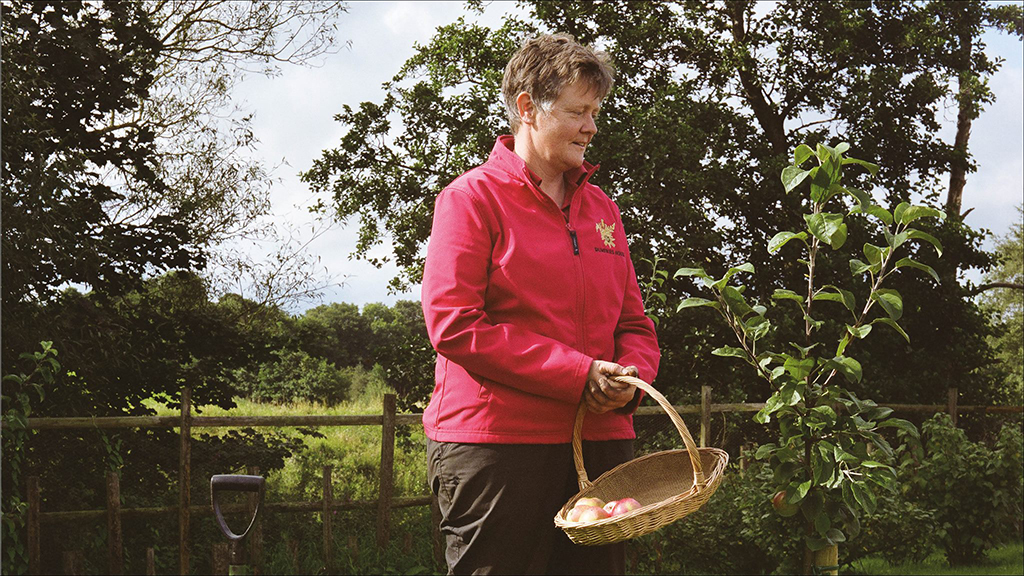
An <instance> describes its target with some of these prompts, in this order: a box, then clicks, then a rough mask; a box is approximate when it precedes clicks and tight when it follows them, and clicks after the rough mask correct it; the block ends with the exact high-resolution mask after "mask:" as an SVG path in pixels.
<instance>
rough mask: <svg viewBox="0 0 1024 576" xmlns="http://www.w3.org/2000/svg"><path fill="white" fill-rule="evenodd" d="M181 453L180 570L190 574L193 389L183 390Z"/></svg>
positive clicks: (184, 388)
mask: <svg viewBox="0 0 1024 576" xmlns="http://www.w3.org/2000/svg"><path fill="white" fill-rule="evenodd" d="M178 429H179V431H180V436H181V453H180V458H179V461H178V570H179V571H180V573H181V574H188V573H189V555H190V552H191V550H190V549H189V548H190V546H189V524H190V516H189V508H190V507H191V506H192V491H191V489H190V488H191V484H192V477H191V476H192V443H191V442H190V440H191V439H192V388H191V387H189V386H185V387H183V388H182V389H181V424H180V425H179V428H178Z"/></svg>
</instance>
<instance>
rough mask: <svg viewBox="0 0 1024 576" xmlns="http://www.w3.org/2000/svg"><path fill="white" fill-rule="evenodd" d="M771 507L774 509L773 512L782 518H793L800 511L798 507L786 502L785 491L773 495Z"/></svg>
mask: <svg viewBox="0 0 1024 576" xmlns="http://www.w3.org/2000/svg"><path fill="white" fill-rule="evenodd" d="M772 506H774V507H775V511H776V512H778V513H779V515H780V516H784V517H789V516H793V515H794V514H796V513H797V512H798V511H799V510H800V507H799V506H797V505H796V504H790V503H789V502H786V491H785V490H780V491H779V492H776V493H775V496H774V497H772Z"/></svg>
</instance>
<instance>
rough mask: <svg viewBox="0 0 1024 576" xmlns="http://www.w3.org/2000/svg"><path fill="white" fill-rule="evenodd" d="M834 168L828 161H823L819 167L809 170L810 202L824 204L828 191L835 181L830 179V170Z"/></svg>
mask: <svg viewBox="0 0 1024 576" xmlns="http://www.w3.org/2000/svg"><path fill="white" fill-rule="evenodd" d="M834 169H835V166H834V165H833V164H832V163H831V162H829V161H823V162H822V165H821V166H818V167H816V168H811V174H810V177H811V201H812V202H815V203H818V204H820V203H822V202H824V199H825V196H826V195H827V194H828V189H829V188H830V187H831V186H832V184H833V183H834V182H835V180H834V179H833V177H832V172H831V171H832V170H834Z"/></svg>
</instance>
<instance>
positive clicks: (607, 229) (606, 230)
mask: <svg viewBox="0 0 1024 576" xmlns="http://www.w3.org/2000/svg"><path fill="white" fill-rule="evenodd" d="M596 227H597V232H598V233H599V234H600V235H601V240H603V241H604V245H605V246H607V247H609V248H615V224H614V223H612V224H605V223H604V218H602V219H601V221H600V222H598V223H597V225H596Z"/></svg>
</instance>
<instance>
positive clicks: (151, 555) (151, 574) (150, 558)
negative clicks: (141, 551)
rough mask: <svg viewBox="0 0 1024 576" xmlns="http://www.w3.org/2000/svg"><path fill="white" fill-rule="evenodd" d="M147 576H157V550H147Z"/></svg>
mask: <svg viewBox="0 0 1024 576" xmlns="http://www.w3.org/2000/svg"><path fill="white" fill-rule="evenodd" d="M146 576H156V550H154V549H153V548H146Z"/></svg>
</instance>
